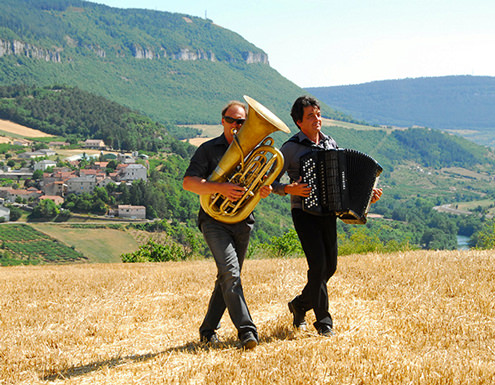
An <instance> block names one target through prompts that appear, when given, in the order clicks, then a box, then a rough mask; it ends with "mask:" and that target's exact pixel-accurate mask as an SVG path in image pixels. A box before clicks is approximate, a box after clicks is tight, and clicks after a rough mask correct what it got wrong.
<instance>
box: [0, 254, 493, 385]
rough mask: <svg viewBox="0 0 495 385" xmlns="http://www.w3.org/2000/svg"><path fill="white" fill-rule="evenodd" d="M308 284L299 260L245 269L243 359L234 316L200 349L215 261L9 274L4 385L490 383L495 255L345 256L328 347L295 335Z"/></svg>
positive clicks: (332, 287) (334, 286)
mask: <svg viewBox="0 0 495 385" xmlns="http://www.w3.org/2000/svg"><path fill="white" fill-rule="evenodd" d="M305 275H306V264H305V261H304V259H291V260H249V261H247V262H246V265H245V268H244V272H243V285H244V290H245V295H246V298H247V301H248V304H249V307H250V311H251V314H252V316H253V319H254V320H255V322H256V324H257V326H258V329H259V333H260V337H261V341H260V345H259V346H258V347H257V348H256V349H254V350H253V351H243V350H241V349H239V345H238V341H237V337H236V331H235V329H234V327H233V325H232V323H231V321H230V319H229V317H228V315H227V314H226V315H225V316H224V318H223V320H222V328H221V329H220V331H219V334H220V337H221V339H222V341H223V344H222V346H220V347H214V348H208V347H206V346H204V345H202V344H200V343H199V342H198V327H199V324H200V323H201V321H202V318H203V316H204V312H205V310H206V306H207V302H208V299H209V295H210V292H211V290H212V286H213V280H214V276H215V267H214V264H213V262H212V261H192V262H185V263H160V264H110V265H72V266H41V267H12V268H2V269H0V281H1V282H2V296H0V306H1V313H0V331H1V334H0V360H1V362H2V366H1V369H0V384H4V383H5V384H11V383H12V384H13V383H23V384H37V383H64V384H96V383H98V384H166V383H184V384H186V383H187V384H189V383H198V384H219V383H233V384H243V383H245V384H265V383H279V384H309V383H318V384H323V383H331V384H332V383H333V384H397V383H414V384H454V383H470V384H484V383H486V384H488V383H492V382H495V363H494V362H495V343H494V341H495V338H494V337H495V332H494V330H495V302H494V301H495V300H494V298H495V295H494V294H495V293H494V292H495V282H494V280H495V278H494V277H495V257H494V256H492V252H490V251H462V252H460V251H442V252H409V253H397V254H388V255H382V254H370V255H364V256H363V255H361V256H359V255H352V256H346V257H341V258H340V260H339V267H338V271H337V273H336V275H335V276H334V277H332V278H331V280H330V283H329V295H330V310H331V312H332V314H333V317H334V322H335V329H336V335H335V336H334V337H332V338H323V337H319V336H317V335H316V333H315V332H314V329H313V328H312V327H310V328H309V332H308V333H303V334H295V333H294V332H293V330H292V328H291V326H290V325H291V317H290V314H289V312H288V309H287V302H288V301H289V300H290V299H291V298H292V297H293V296H294V295H295V294H297V293H298V292H299V290H300V289H301V288H302V285H303V284H304V282H305ZM308 321H309V324H310V325H311V324H312V322H314V316H313V315H312V314H308Z"/></svg>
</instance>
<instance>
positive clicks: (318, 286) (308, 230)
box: [292, 209, 338, 329]
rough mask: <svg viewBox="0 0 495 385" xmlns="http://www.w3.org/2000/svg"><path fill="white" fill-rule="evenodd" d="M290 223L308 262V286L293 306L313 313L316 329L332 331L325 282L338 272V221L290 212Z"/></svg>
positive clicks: (294, 211)
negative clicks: (328, 328) (292, 223)
mask: <svg viewBox="0 0 495 385" xmlns="http://www.w3.org/2000/svg"><path fill="white" fill-rule="evenodd" d="M292 220H293V222H294V228H295V229H296V232H297V235H298V236H299V240H300V241H301V246H302V248H303V251H304V254H305V255H306V260H307V262H308V282H307V283H306V286H304V289H303V290H302V293H301V294H300V295H298V296H297V297H296V298H294V300H293V303H294V305H295V306H296V307H297V308H299V309H301V310H303V311H308V310H310V309H313V310H314V312H315V316H316V322H315V324H314V326H315V328H316V329H320V328H321V327H324V326H330V327H333V321H332V316H331V315H330V313H329V312H328V291H327V282H328V280H329V279H330V277H331V276H332V275H333V274H334V273H335V271H336V270H337V254H338V245H337V219H336V217H335V216H334V215H328V216H317V215H312V214H308V213H306V212H304V211H303V210H301V209H292Z"/></svg>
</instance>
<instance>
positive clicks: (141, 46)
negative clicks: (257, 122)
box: [0, 0, 344, 124]
mask: <svg viewBox="0 0 495 385" xmlns="http://www.w3.org/2000/svg"><path fill="white" fill-rule="evenodd" d="M13 84H25V85H36V86H53V85H67V86H77V87H78V88H80V89H82V90H85V91H89V92H92V93H95V94H98V95H100V96H104V97H106V98H108V99H110V100H112V101H114V102H117V103H119V104H122V105H124V106H127V107H130V108H131V109H133V110H137V111H140V112H142V113H145V114H146V115H148V116H149V117H151V118H153V119H154V120H155V121H158V122H161V123H165V122H172V123H182V124H193V123H197V124H198V123H218V121H219V113H220V110H221V109H222V107H223V106H224V105H225V104H226V102H228V101H229V100H232V99H240V98H242V95H249V96H251V97H253V98H254V99H256V100H258V101H260V102H261V103H262V104H264V105H266V106H267V107H268V108H269V109H271V110H273V111H274V112H275V113H276V114H277V115H278V116H279V117H280V118H281V119H282V120H285V121H286V122H287V123H290V117H289V113H288V111H289V109H290V106H291V104H292V102H293V101H294V100H295V99H296V98H297V97H298V96H300V95H301V94H303V93H304V92H305V91H304V90H302V89H301V88H299V87H297V86H296V85H295V84H293V83H291V82H290V81H288V80H287V79H285V78H283V77H282V76H281V75H280V74H279V73H278V72H277V71H275V70H274V69H272V68H271V67H270V65H269V61H268V56H267V55H266V53H265V52H263V51H262V50H261V49H260V48H257V47H255V46H254V45H253V44H251V43H249V42H248V41H246V40H245V39H243V38H242V37H241V36H239V35H238V34H236V33H233V32H231V31H229V30H227V29H225V28H222V27H221V26H218V25H216V24H214V23H213V22H212V21H211V20H208V19H202V18H199V17H193V16H188V15H183V14H177V13H169V12H157V11H151V10H136V9H129V10H127V9H117V8H110V7H107V6H104V5H99V4H95V3H90V2H86V1H81V0H2V2H0V85H13ZM324 113H325V114H326V115H327V116H329V117H339V116H341V117H344V116H343V115H342V114H339V113H337V112H335V111H334V110H332V109H331V108H329V107H327V106H324Z"/></svg>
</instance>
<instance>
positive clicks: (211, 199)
mask: <svg viewBox="0 0 495 385" xmlns="http://www.w3.org/2000/svg"><path fill="white" fill-rule="evenodd" d="M244 99H245V100H246V102H247V104H248V106H249V109H248V115H247V118H246V121H245V122H244V124H243V125H242V127H241V128H240V129H239V132H238V133H237V134H235V135H234V139H233V141H232V143H230V146H229V148H228V149H227V151H226V152H225V154H224V155H223V156H222V159H220V162H219V163H218V165H217V167H216V168H215V170H214V171H213V172H212V173H211V175H210V176H209V177H208V181H210V182H219V183H223V182H226V181H228V182H230V183H235V184H238V185H239V186H241V187H244V189H245V190H246V191H245V192H244V194H243V196H242V197H241V198H240V199H239V200H237V201H231V200H230V199H228V198H227V197H225V196H223V195H221V194H207V195H201V196H200V197H199V202H200V204H201V207H202V208H203V210H204V211H206V213H207V214H209V215H210V216H211V217H213V218H215V219H216V220H218V221H220V222H223V223H237V222H240V221H242V220H243V219H245V218H247V217H248V216H249V214H250V213H251V212H252V211H253V210H254V207H255V206H256V205H257V204H258V202H259V200H260V199H261V196H260V189H261V187H263V186H265V185H270V184H271V183H272V182H273V181H274V180H275V178H276V177H277V176H278V174H279V173H280V172H281V171H282V168H283V166H284V157H283V155H282V153H281V152H280V151H279V150H278V149H276V148H275V147H273V146H272V144H273V139H272V138H269V137H268V138H267V136H268V135H270V134H271V133H273V132H275V131H283V132H285V133H290V130H289V128H288V127H287V125H286V124H285V123H284V122H282V121H281V120H280V119H279V118H278V117H277V116H275V114H273V113H272V112H271V111H270V110H268V109H267V108H266V107H265V106H263V105H262V104H261V103H258V102H257V101H256V100H254V99H252V98H250V97H249V96H246V95H244ZM265 138H266V139H265Z"/></svg>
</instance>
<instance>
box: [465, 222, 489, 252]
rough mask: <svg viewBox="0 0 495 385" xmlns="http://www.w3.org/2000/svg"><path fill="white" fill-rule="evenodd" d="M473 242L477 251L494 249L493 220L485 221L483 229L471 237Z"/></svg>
mask: <svg viewBox="0 0 495 385" xmlns="http://www.w3.org/2000/svg"><path fill="white" fill-rule="evenodd" d="M473 241H474V244H475V247H477V248H479V249H495V219H493V220H491V221H487V222H486V223H485V225H484V226H483V228H482V229H481V230H480V231H478V232H476V233H475V234H474V235H473ZM470 244H471V242H470Z"/></svg>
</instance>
